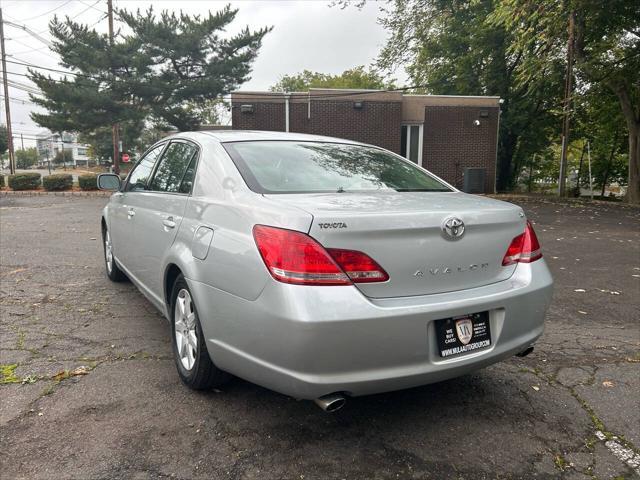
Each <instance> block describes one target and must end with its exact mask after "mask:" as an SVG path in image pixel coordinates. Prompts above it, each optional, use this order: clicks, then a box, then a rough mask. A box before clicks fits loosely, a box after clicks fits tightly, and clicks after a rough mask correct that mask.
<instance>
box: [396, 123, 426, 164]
mask: <svg viewBox="0 0 640 480" xmlns="http://www.w3.org/2000/svg"><path fill="white" fill-rule="evenodd" d="M422 131H423V125H422V124H421V123H420V124H406V125H402V127H401V133H400V155H402V156H403V157H405V158H406V159H408V160H411V161H412V162H414V163H417V164H418V165H422Z"/></svg>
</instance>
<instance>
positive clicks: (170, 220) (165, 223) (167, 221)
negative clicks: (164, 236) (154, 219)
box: [162, 217, 176, 228]
mask: <svg viewBox="0 0 640 480" xmlns="http://www.w3.org/2000/svg"><path fill="white" fill-rule="evenodd" d="M162 225H163V226H164V227H165V228H175V226H176V222H174V221H173V217H167V218H165V219H164V220H162Z"/></svg>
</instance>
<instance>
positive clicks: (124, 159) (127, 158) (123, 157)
mask: <svg viewBox="0 0 640 480" xmlns="http://www.w3.org/2000/svg"><path fill="white" fill-rule="evenodd" d="M122 161H123V162H125V163H128V162H130V161H131V159H130V157H129V154H128V153H123V154H122Z"/></svg>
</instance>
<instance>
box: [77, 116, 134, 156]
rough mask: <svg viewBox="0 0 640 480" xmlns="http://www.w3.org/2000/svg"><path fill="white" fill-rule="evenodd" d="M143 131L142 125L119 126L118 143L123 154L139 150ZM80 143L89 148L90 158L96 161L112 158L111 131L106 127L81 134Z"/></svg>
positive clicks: (127, 124) (125, 124) (124, 124)
mask: <svg viewBox="0 0 640 480" xmlns="http://www.w3.org/2000/svg"><path fill="white" fill-rule="evenodd" d="M143 130H144V123H143V122H142V121H138V122H133V121H130V122H125V123H121V124H120V141H121V142H122V151H123V152H135V151H138V150H139V149H140V140H139V139H140V135H141V134H142V131H143ZM78 141H79V142H80V143H86V144H88V145H89V146H90V153H91V155H90V156H91V157H92V158H94V159H97V160H106V159H109V158H112V157H113V138H112V129H111V127H110V126H108V127H98V128H96V129H94V130H92V131H91V132H87V133H81V134H80V135H79V136H78Z"/></svg>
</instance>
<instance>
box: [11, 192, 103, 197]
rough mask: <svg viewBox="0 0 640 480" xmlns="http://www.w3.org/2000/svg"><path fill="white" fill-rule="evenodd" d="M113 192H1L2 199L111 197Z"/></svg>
mask: <svg viewBox="0 0 640 480" xmlns="http://www.w3.org/2000/svg"><path fill="white" fill-rule="evenodd" d="M112 193H113V192H103V191H100V190H91V191H87V192H41V191H38V190H18V191H13V190H0V197H13V196H16V197H44V196H49V195H53V196H56V197H110V196H111V194H112Z"/></svg>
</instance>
